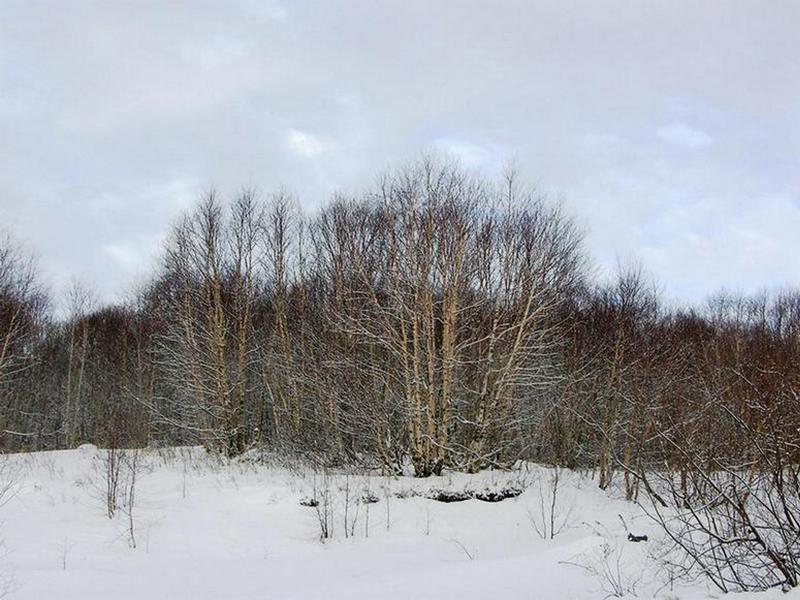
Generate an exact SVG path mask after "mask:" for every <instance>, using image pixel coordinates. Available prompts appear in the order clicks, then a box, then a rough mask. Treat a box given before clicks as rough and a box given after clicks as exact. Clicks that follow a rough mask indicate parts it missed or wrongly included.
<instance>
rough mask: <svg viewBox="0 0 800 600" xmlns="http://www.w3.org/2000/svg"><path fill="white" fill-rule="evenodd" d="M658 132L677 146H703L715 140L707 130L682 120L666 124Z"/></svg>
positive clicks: (668, 141) (663, 138)
mask: <svg viewBox="0 0 800 600" xmlns="http://www.w3.org/2000/svg"><path fill="white" fill-rule="evenodd" d="M656 133H657V135H658V137H659V138H661V139H662V140H663V141H665V142H667V143H670V144H675V145H676V146H685V147H687V148H703V147H705V146H709V145H711V144H712V143H713V142H714V139H713V138H712V137H711V136H710V135H708V134H707V133H706V132H705V131H702V130H701V129H696V128H694V127H691V126H689V125H687V124H686V123H681V122H673V123H670V124H669V125H665V126H664V127H661V128H660V129H659V130H658V131H657V132H656Z"/></svg>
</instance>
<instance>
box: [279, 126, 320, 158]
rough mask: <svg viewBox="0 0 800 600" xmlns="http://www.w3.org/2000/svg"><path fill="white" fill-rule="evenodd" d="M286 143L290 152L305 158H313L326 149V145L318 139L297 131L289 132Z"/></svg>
mask: <svg viewBox="0 0 800 600" xmlns="http://www.w3.org/2000/svg"><path fill="white" fill-rule="evenodd" d="M286 141H287V143H288V145H289V148H290V149H291V150H292V152H294V153H295V154H299V155H300V156H304V157H306V158H313V157H314V156H317V155H318V154H320V153H322V152H324V151H325V150H327V148H328V144H326V143H325V142H323V141H322V140H320V139H319V138H317V137H315V136H313V135H311V134H310V133H305V132H303V131H298V130H297V129H293V130H292V131H290V132H289V135H288V136H287V138H286Z"/></svg>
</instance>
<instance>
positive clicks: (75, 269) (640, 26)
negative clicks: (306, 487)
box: [0, 0, 800, 300]
mask: <svg viewBox="0 0 800 600" xmlns="http://www.w3.org/2000/svg"><path fill="white" fill-rule="evenodd" d="M0 6H2V13H3V19H2V20H0V220H2V222H3V223H4V224H7V225H9V226H10V227H11V228H12V229H14V230H15V232H16V233H17V235H18V237H21V238H23V240H25V241H27V242H28V243H29V244H30V245H31V246H33V247H35V248H37V249H38V253H39V255H40V257H41V262H42V263H43V266H44V268H45V272H46V275H47V277H48V278H49V279H50V280H51V281H52V282H53V284H54V286H55V287H56V288H58V287H60V286H63V285H64V283H65V282H66V281H67V280H68V279H69V277H71V276H72V275H79V276H81V277H82V278H85V279H89V280H93V281H95V282H96V283H97V285H98V287H99V292H100V293H101V295H102V296H103V297H104V298H114V297H117V296H119V295H120V294H123V293H124V292H125V289H126V287H127V286H128V285H129V282H130V281H131V280H132V279H133V278H134V277H135V276H136V275H137V274H139V273H141V272H143V271H145V272H146V270H147V268H148V265H149V264H150V263H152V260H153V257H154V256H155V254H156V250H157V246H158V240H159V239H161V237H162V236H163V235H164V233H165V231H166V230H167V228H168V227H169V224H170V223H171V221H172V220H173V219H174V218H175V217H176V215H177V214H178V213H179V212H180V211H181V210H183V208H184V207H185V206H186V205H187V204H190V203H191V200H192V199H193V198H194V197H196V196H197V195H199V194H200V193H202V192H203V190H205V189H208V187H210V186H212V185H214V186H216V187H217V188H218V189H220V190H221V191H222V192H223V193H227V194H232V193H235V192H236V191H237V190H238V189H239V188H240V187H241V186H243V185H248V186H250V185H252V186H257V187H259V188H261V189H262V190H264V191H269V190H272V189H274V188H276V187H277V186H279V185H285V186H286V187H287V188H289V189H291V190H292V191H294V192H295V193H296V194H297V195H298V196H299V198H300V199H301V200H302V201H303V202H304V203H306V204H307V205H309V206H315V205H318V204H319V203H321V202H323V201H324V200H325V198H327V197H328V196H329V195H330V194H331V193H332V192H333V191H335V190H340V189H345V190H357V189H361V188H363V187H364V186H366V185H369V184H370V182H372V181H374V179H375V176H376V174H377V173H378V172H380V171H381V170H383V169H385V168H386V167H388V166H390V165H392V164H394V163H396V162H399V161H404V160H407V159H408V158H411V157H413V156H415V155H416V154H417V153H418V152H420V151H421V150H423V149H434V150H437V151H448V152H451V153H453V154H454V155H455V156H457V157H460V158H461V160H462V161H463V163H464V164H465V165H467V166H469V167H471V168H476V169H480V170H484V171H485V172H487V173H488V174H494V173H496V172H497V171H498V170H499V169H500V168H501V167H502V165H503V164H504V163H505V162H506V161H508V160H509V159H511V158H513V159H514V161H515V163H516V164H517V165H518V166H519V168H520V170H521V171H522V174H523V175H524V176H525V177H527V178H528V179H529V180H530V181H532V182H533V183H535V184H536V185H537V187H538V188H540V189H542V190H545V191H547V192H549V193H550V194H551V195H552V196H554V197H557V198H563V200H564V203H565V204H566V206H567V208H568V209H569V210H570V211H572V212H573V213H574V214H575V215H576V216H577V217H578V219H579V220H580V221H581V222H583V223H584V224H585V225H586V226H587V229H588V231H589V235H588V240H587V242H588V246H589V249H590V250H591V252H592V254H593V256H594V257H595V258H596V260H598V261H599V262H600V264H601V267H602V268H603V269H605V270H608V269H611V268H613V266H614V265H615V263H616V260H617V257H619V256H623V257H625V256H632V255H638V256H640V257H641V258H642V260H643V262H644V264H645V267H647V268H649V269H650V270H651V271H652V272H653V273H654V274H655V275H656V277H657V278H658V279H659V280H660V281H662V282H663V283H664V285H665V286H666V288H667V291H668V292H669V293H670V294H672V295H675V296H677V297H680V298H684V299H688V300H698V299H701V298H702V297H703V296H704V295H706V294H707V293H709V292H710V291H712V289H713V288H714V287H717V286H721V285H725V286H728V287H741V288H742V289H745V290H749V289H756V288H758V287H759V286H762V285H770V284H775V283H778V282H781V281H789V282H800V263H797V261H789V260H786V259H785V258H784V259H781V257H787V256H792V255H797V254H798V251H800V238H799V237H798V236H797V234H796V233H795V232H796V230H797V229H796V227H797V226H800V222H798V218H799V217H798V208H797V206H798V205H797V203H798V201H799V200H800V197H799V195H798V190H799V189H800V169H798V168H797V167H798V164H797V158H796V157H797V156H798V155H800V152H798V150H800V105H798V103H797V98H798V97H800V63H799V61H797V58H796V57H797V56H798V54H799V53H800V42H798V38H797V35H796V25H797V23H798V22H800V8H799V6H800V5H798V4H797V3H794V2H788V1H787V2H772V3H769V4H762V3H753V2H729V3H726V4H725V6H724V7H721V6H720V5H719V4H718V3H714V2H680V1H679V2H658V3H629V2H600V3H598V2H588V1H587V2H564V3H561V2H559V3H553V2H533V3H531V2H510V1H507V2H498V3H492V4H491V7H489V5H487V4H486V3H481V2H471V1H459V2H456V1H454V0H453V1H438V2H433V3H431V2H422V1H419V2H417V1H412V2H399V1H397V2H380V3H375V2H367V1H363V2H357V1H348V2H341V3H333V2H286V3H283V4H282V3H278V2H256V1H234V2H225V3H222V2H204V1H193V2H188V1H187V2H156V1H150V2H138V1H137V2H132V1H131V2H122V1H117V2H89V1H87V2H81V3H76V4H73V5H71V6H70V9H69V10H67V8H66V7H65V6H64V4H63V3H59V2H55V1H52V2H47V1H43V2H25V1H9V0H0Z"/></svg>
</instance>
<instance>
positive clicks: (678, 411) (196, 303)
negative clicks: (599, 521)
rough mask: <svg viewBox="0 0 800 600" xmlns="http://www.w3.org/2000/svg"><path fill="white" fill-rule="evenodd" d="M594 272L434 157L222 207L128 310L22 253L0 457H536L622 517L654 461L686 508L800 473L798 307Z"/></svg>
mask: <svg viewBox="0 0 800 600" xmlns="http://www.w3.org/2000/svg"><path fill="white" fill-rule="evenodd" d="M588 272H589V271H588V270H587V268H586V261H585V257H584V255H583V251H582V248H581V235H580V232H579V231H578V230H577V229H576V227H575V225H574V224H573V222H572V221H571V219H570V218H569V217H567V216H566V215H564V214H563V213H562V212H561V211H560V210H559V209H558V208H556V207H554V206H552V205H550V204H548V203H547V202H544V201H542V200H541V199H539V198H537V197H535V196H532V195H530V194H528V193H525V192H522V191H520V189H519V188H518V186H517V183H516V182H515V181H514V179H513V178H508V179H507V180H504V181H503V182H501V183H491V182H486V181H482V180H480V179H479V178H476V177H474V176H472V175H470V174H468V173H465V172H464V171H462V170H460V169H459V168H456V167H452V166H446V165H444V166H443V165H441V164H436V163H434V162H430V161H423V162H421V163H418V164H415V165H413V166H411V167H409V168H407V169H403V170H399V171H397V172H394V173H391V174H389V175H387V176H385V177H384V178H383V179H382V180H381V182H380V184H379V185H377V186H376V188H375V189H374V190H373V191H372V192H371V193H368V194H365V195H363V196H361V197H357V198H345V197H337V198H335V199H334V200H333V201H332V202H330V203H329V204H328V205H327V206H325V207H324V208H323V209H321V210H320V211H318V212H316V213H314V214H304V213H302V212H301V211H300V209H299V207H298V206H297V205H296V204H295V202H294V201H293V200H292V199H291V198H290V197H289V196H287V195H286V194H278V195H276V196H274V197H271V198H269V199H266V200H261V199H258V198H256V196H255V195H254V194H252V193H243V194H241V195H240V196H239V197H238V198H236V199H235V200H234V201H232V202H224V201H221V200H220V199H219V198H217V197H216V196H215V195H214V194H209V195H208V196H207V197H205V198H204V199H202V201H201V202H199V203H198V205H197V206H196V207H195V208H194V209H193V210H192V211H190V212H189V213H188V214H186V215H185V216H184V217H183V218H182V219H181V220H180V221H179V222H178V223H176V224H175V225H174V227H173V228H172V232H171V235H170V237H169V239H168V241H167V243H166V245H165V248H164V251H163V254H162V259H161V262H160V264H159V265H158V267H157V269H156V271H155V274H154V276H153V278H152V280H151V281H150V282H149V283H148V284H147V285H146V286H144V287H143V288H142V289H140V290H139V293H138V294H137V297H136V298H135V299H134V300H132V301H130V302H128V303H126V304H124V305H119V306H105V307H99V308H98V307H95V306H93V303H92V302H91V301H90V299H89V295H88V294H86V293H85V292H83V291H82V290H81V289H80V288H77V287H76V288H75V289H74V290H72V292H71V294H70V298H69V301H68V303H67V304H68V306H69V311H68V313H69V315H68V318H66V319H61V320H54V319H52V318H50V317H48V312H47V302H46V298H45V296H44V295H43V294H42V292H41V291H40V289H39V287H38V285H37V282H36V278H35V276H34V271H33V269H32V268H31V266H30V263H29V262H28V261H26V260H25V259H24V253H23V252H21V251H20V250H19V249H17V248H15V247H14V246H13V244H12V243H11V242H10V241H9V240H6V241H4V242H3V243H2V244H1V245H0V398H1V399H2V431H3V436H2V444H3V447H4V448H5V449H6V450H33V449H46V448H60V447H71V446H75V445H76V444H79V443H81V442H85V441H89V442H94V443H97V444H99V445H143V444H177V443H202V444H204V445H206V446H207V447H208V448H212V449H214V450H215V451H219V452H223V453H225V454H227V455H231V456H232V455H236V454H239V453H241V452H243V451H245V450H246V449H248V448H251V447H254V446H256V445H270V446H278V447H281V448H283V449H289V450H290V451H294V452H298V453H313V454H315V455H316V456H317V457H320V458H321V459H323V460H326V461H330V462H332V463H336V462H359V463H364V464H375V465H380V466H381V467H383V468H384V469H387V470H390V471H398V470H400V469H401V468H402V466H403V465H404V464H406V463H407V462H410V464H411V465H413V468H414V471H415V473H416V474H417V475H421V476H425V475H430V474H435V473H439V472H441V470H442V468H444V467H453V468H457V469H467V470H476V469H480V468H483V467H486V466H500V467H502V466H507V465H510V464H513V463H514V461H516V460H517V459H521V458H529V459H535V460H540V461H546V462H551V463H558V464H563V465H567V466H571V467H592V468H596V469H597V473H598V477H599V484H600V485H601V487H606V486H608V485H609V483H610V482H611V481H612V478H613V477H614V475H615V473H617V474H619V476H620V477H621V478H622V479H621V481H624V482H625V486H626V491H627V494H628V496H629V497H630V498H635V497H636V496H637V494H638V493H639V489H640V487H641V486H642V485H645V486H647V485H648V481H647V480H646V475H645V472H646V470H647V469H652V468H653V467H657V468H659V469H661V468H666V469H668V470H669V471H670V472H675V473H678V474H679V475H680V484H679V488H681V486H682V488H681V489H683V490H684V492H687V490H688V489H689V488H690V487H691V485H690V483H691V479H692V473H693V472H696V471H697V469H698V468H699V467H700V466H702V467H704V468H705V467H709V466H710V465H711V464H712V463H713V462H714V461H728V462H730V463H731V464H733V463H736V464H744V463H745V462H747V461H751V462H752V463H760V464H768V463H770V461H771V460H781V461H784V462H787V461H788V462H789V463H792V464H796V463H797V462H798V452H799V451H800V450H798V448H800V445H799V444H798V443H799V442H800V439H799V438H800V436H799V435H798V431H799V430H800V414H799V413H800V411H798V410H797V408H798V390H800V360H798V358H800V357H799V356H798V349H799V347H798V342H799V341H800V337H799V336H798V334H799V333H800V295H798V294H795V293H783V294H777V295H775V294H773V295H769V296H768V295H761V296H758V297H753V298H740V297H734V296H724V295H719V296H717V297H715V298H714V299H713V300H712V301H711V302H709V304H708V305H707V306H705V307H703V308H702V309H699V310H674V309H673V310H667V309H665V308H664V307H663V306H661V305H660V303H659V298H658V296H657V294H656V293H655V292H654V290H653V289H652V287H651V286H649V285H648V284H647V282H646V279H645V278H644V277H643V276H642V274H641V273H640V272H639V271H637V270H636V269H626V270H623V272H621V273H620V275H619V277H618V280H617V281H616V282H614V283H613V284H611V285H602V286H601V285H596V284H594V283H593V282H592V281H590V280H589V278H588V276H587V273H588ZM745 433H746V434H745ZM757 436H769V439H766V438H765V439H764V440H763V446H758V445H757V444H755V443H754V442H753V439H752V437H757ZM759 439H760V438H759ZM687 493H688V492H687Z"/></svg>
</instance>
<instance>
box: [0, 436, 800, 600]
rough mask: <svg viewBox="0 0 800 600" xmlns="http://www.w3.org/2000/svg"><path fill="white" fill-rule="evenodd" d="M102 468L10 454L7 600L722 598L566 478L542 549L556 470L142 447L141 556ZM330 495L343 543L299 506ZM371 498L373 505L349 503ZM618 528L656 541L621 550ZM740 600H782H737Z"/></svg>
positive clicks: (84, 458)
mask: <svg viewBox="0 0 800 600" xmlns="http://www.w3.org/2000/svg"><path fill="white" fill-rule="evenodd" d="M103 456H104V452H103V451H101V450H97V449H95V448H93V447H82V448H80V449H78V450H69V451H59V452H42V453H35V454H28V455H13V456H9V457H7V458H6V461H7V465H6V468H5V469H4V471H5V476H6V480H8V477H9V474H13V476H12V479H13V480H14V481H15V483H14V490H13V496H11V499H10V500H8V501H7V502H6V503H5V505H4V506H2V508H0V522H1V523H2V524H0V537H2V539H3V541H4V553H3V555H4V556H3V557H2V559H0V571H2V573H3V579H4V580H5V581H6V582H7V587H8V588H9V590H10V592H9V597H10V598H14V599H20V600H23V599H24V600H41V599H50V598H52V599H64V600H73V599H74V600H78V599H80V600H90V599H95V598H96V599H103V600H107V599H113V600H128V599H136V600H144V599H152V600H155V599H164V600H181V599H187V600H203V599H209V600H211V599H213V600H229V599H230V600H233V599H242V600H245V599H246V600H256V599H259V600H261V599H265V600H272V599H282V598H296V599H316V598H318V599H338V598H342V599H345V598H346V599H348V600H353V599H357V598H370V599H380V598H392V599H393V598H403V599H407V598H435V599H437V600H443V599H448V598H457V599H468V598H481V599H483V598H498V599H516V598H530V599H570V598H598V599H599V598H606V597H609V596H610V595H611V594H612V593H613V592H614V587H615V585H619V586H621V587H622V589H623V591H625V592H627V593H629V595H631V596H632V595H633V594H634V593H635V594H636V595H637V596H638V597H640V598H650V597H654V596H655V597H659V598H665V599H666V598H687V599H688V598H692V599H694V598H707V597H718V596H719V595H718V594H717V593H715V592H713V590H710V589H707V588H706V587H705V586H704V585H703V584H702V582H697V583H695V584H693V585H692V586H691V587H682V586H674V587H671V586H670V585H669V584H668V583H667V582H666V581H665V577H664V575H663V574H661V573H660V572H659V569H658V568H657V565H656V563H655V561H654V560H653V559H652V558H651V556H650V554H651V552H652V550H653V549H654V548H657V547H658V539H659V535H658V531H657V530H656V529H655V528H654V527H653V526H652V524H651V523H649V522H648V520H647V518H646V517H645V516H644V515H643V514H642V513H641V510H640V509H639V508H638V507H637V506H636V505H633V504H631V503H627V502H625V501H623V500H621V499H620V498H618V494H617V493H615V492H613V491H612V492H609V493H606V492H602V491H600V490H598V489H597V487H596V485H595V483H594V482H593V481H592V480H591V479H590V478H589V477H588V476H583V477H582V476H580V475H578V474H574V473H564V474H562V480H561V483H562V487H561V489H560V490H559V493H558V498H557V502H556V515H555V525H556V528H558V527H559V525H560V524H561V523H562V522H563V523H564V525H565V526H564V529H563V531H561V532H560V533H559V534H558V535H557V536H555V538H554V539H542V537H541V536H540V535H539V534H538V533H537V529H538V530H539V531H541V530H542V528H543V526H544V523H543V520H542V517H543V516H544V517H545V520H546V521H548V523H547V527H549V508H548V507H549V506H551V505H552V503H551V502H550V500H551V490H552V485H551V481H552V479H551V478H552V471H548V470H546V469H543V468H536V467H531V468H527V469H524V470H521V471H520V472H518V473H502V472H486V473H481V474H478V475H464V474H453V475H446V476H443V477H439V478H431V479H427V480H415V479H413V478H390V477H383V476H378V475H375V476H370V477H353V476H347V475H344V474H336V475H330V476H328V477H323V476H322V475H320V474H318V473H317V474H315V473H314V472H313V471H312V470H308V469H289V468H285V467H279V466H276V463H274V462H269V461H267V462H268V464H265V463H264V462H261V461H259V462H256V461H247V460H245V461H237V462H233V463H230V464H221V463H219V462H218V461H216V460H214V459H213V458H211V457H209V456H207V455H205V454H204V453H203V452H202V451H200V450H198V449H171V450H167V451H164V450H162V451H147V452H146V453H143V455H142V461H143V464H144V466H143V467H142V468H141V469H140V472H139V474H138V482H137V485H136V490H135V491H136V496H135V503H134V511H133V513H134V526H135V538H136V548H132V547H131V540H130V534H129V530H128V529H129V518H128V515H127V514H126V509H125V508H124V507H123V508H122V509H121V510H119V511H118V513H117V515H116V516H115V517H114V518H113V519H109V518H108V516H107V514H106V504H105V491H104V488H105V471H104V467H103ZM124 472H125V469H124V468H123V474H124ZM521 485H524V486H525V491H524V493H522V494H521V495H520V496H519V497H516V498H511V499H507V500H504V501H502V502H498V503H489V502H483V501H481V500H477V499H471V500H466V501H463V502H456V503H442V502H437V501H435V500H431V499H428V498H425V497H424V494H425V493H426V492H427V491H429V490H431V489H433V488H445V489H448V490H454V491H461V490H472V491H480V490H483V489H485V488H489V489H503V488H507V487H511V486H521ZM121 487H123V488H124V484H123V485H121ZM122 492H123V490H121V492H120V496H122V495H123V493H122ZM326 493H327V496H328V498H329V501H330V505H331V507H332V508H331V514H332V516H331V518H330V520H329V526H330V527H331V528H332V539H328V540H326V541H325V543H322V542H321V541H320V524H319V519H318V510H317V509H315V508H313V507H307V506H302V505H301V503H300V501H301V500H302V499H304V498H305V499H308V498H313V497H316V498H317V499H320V500H322V499H323V498H324V497H325V494H326ZM398 494H399V495H400V496H403V497H398ZM420 494H422V495H420ZM367 495H371V496H374V497H375V498H377V499H378V501H377V502H375V503H372V504H367V503H364V502H355V501H354V500H353V499H354V498H360V497H362V496H367ZM348 497H349V498H350V501H349V502H348V501H346V498H348ZM543 501H544V502H543ZM323 506H324V501H323ZM319 508H320V509H321V508H322V506H320V507H319ZM345 508H346V509H347V519H348V526H347V536H346V535H345V526H344V513H345ZM620 516H622V518H620ZM623 520H624V522H625V523H627V526H628V527H629V528H630V530H631V531H632V532H634V533H636V534H647V535H648V536H649V540H650V541H649V542H647V543H639V544H636V543H630V542H628V541H626V535H627V532H626V530H625V526H624V524H623ZM593 571H594V573H593ZM605 571H607V572H608V573H609V574H610V575H609V576H603V575H599V574H598V573H601V572H605ZM614 580H616V581H614ZM732 597H733V596H732ZM745 597H747V598H760V599H763V600H767V599H770V598H778V597H781V598H787V596H786V595H783V594H781V593H780V592H778V591H774V592H768V593H766V594H758V595H740V596H738V597H736V598H737V600H741V599H742V598H745ZM788 597H789V598H800V595H795V594H789V595H788Z"/></svg>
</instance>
